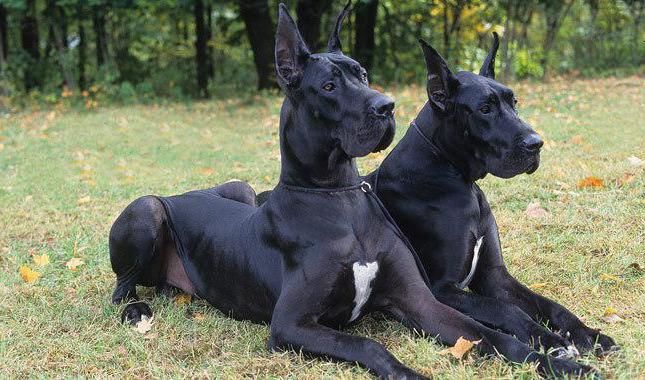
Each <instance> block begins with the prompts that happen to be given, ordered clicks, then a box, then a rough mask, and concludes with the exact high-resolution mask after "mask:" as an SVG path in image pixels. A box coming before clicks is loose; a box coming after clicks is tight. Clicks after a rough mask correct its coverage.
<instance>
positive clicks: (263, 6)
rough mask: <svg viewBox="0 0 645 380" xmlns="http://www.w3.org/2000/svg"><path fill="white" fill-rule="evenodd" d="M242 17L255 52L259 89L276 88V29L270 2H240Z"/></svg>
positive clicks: (256, 0)
mask: <svg viewBox="0 0 645 380" xmlns="http://www.w3.org/2000/svg"><path fill="white" fill-rule="evenodd" d="M238 3H239V6H240V17H242V20H243V21H244V25H245V27H246V34H247V36H248V38H249V42H250V43H251V49H252V50H253V59H254V61H255V68H256V70H257V73H258V88H259V89H263V88H273V87H276V81H275V70H274V62H273V61H274V49H275V28H274V26H273V21H272V20H271V14H270V12H269V2H268V0H238Z"/></svg>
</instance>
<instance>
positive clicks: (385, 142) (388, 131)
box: [372, 120, 396, 153]
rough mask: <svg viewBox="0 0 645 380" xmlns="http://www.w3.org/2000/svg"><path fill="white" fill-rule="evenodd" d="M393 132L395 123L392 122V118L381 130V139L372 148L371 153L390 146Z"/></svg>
mask: <svg viewBox="0 0 645 380" xmlns="http://www.w3.org/2000/svg"><path fill="white" fill-rule="evenodd" d="M395 133H396V124H395V123H394V120H392V121H390V120H388V122H387V125H386V126H385V130H384V131H383V135H382V136H381V140H380V141H379V143H378V144H377V145H376V147H375V148H374V149H372V153H376V152H380V151H382V150H383V149H385V148H387V147H388V146H390V144H392V141H394V134H395Z"/></svg>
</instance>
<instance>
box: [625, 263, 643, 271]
mask: <svg viewBox="0 0 645 380" xmlns="http://www.w3.org/2000/svg"><path fill="white" fill-rule="evenodd" d="M627 268H629V269H631V270H633V271H634V272H638V273H641V272H643V267H641V265H640V264H639V263H631V264H629V265H628V266H627Z"/></svg>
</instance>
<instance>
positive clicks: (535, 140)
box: [522, 133, 544, 152]
mask: <svg viewBox="0 0 645 380" xmlns="http://www.w3.org/2000/svg"><path fill="white" fill-rule="evenodd" d="M542 145H544V141H542V139H541V138H540V136H538V135H537V134H535V133H531V134H530V135H528V137H526V138H525V139H524V141H522V146H523V147H524V149H526V150H528V151H529V152H535V151H537V150H540V148H542Z"/></svg>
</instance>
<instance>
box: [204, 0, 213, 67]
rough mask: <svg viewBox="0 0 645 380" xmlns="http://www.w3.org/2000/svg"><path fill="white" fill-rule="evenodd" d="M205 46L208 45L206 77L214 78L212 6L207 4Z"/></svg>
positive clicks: (209, 3)
mask: <svg viewBox="0 0 645 380" xmlns="http://www.w3.org/2000/svg"><path fill="white" fill-rule="evenodd" d="M206 41H207V42H206V44H207V45H208V77H209V78H211V79H212V78H213V77H214V76H215V66H214V64H213V57H214V56H215V49H213V45H212V42H213V5H212V4H211V2H210V1H209V2H208V5H207V6H206Z"/></svg>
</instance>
